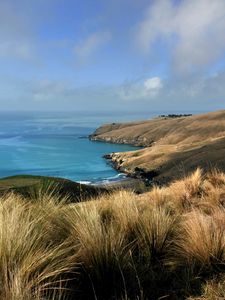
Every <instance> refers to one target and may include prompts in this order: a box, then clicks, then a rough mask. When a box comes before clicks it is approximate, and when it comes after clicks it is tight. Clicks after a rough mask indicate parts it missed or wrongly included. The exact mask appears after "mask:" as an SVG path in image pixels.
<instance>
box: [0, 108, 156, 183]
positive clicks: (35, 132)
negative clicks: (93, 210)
mask: <svg viewBox="0 0 225 300" xmlns="http://www.w3.org/2000/svg"><path fill="white" fill-rule="evenodd" d="M155 115H157V113H139V114H126V113H118V114H109V113H108V114H106V113H82V112H80V113H76V112H73V113H72V112H63V113H60V112H57V113H53V112H51V113H47V112H45V113H43V112H23V113H22V112H14V113H12V112H4V113H3V112H1V113H0V177H7V176H13V175H21V174H31V175H43V176H55V177H63V178H68V179H71V180H74V181H78V182H83V183H96V182H109V181H114V180H118V179H121V178H123V177H124V176H125V175H124V174H120V173H118V172H117V171H116V170H114V169H113V168H112V166H111V165H110V164H109V163H107V161H106V160H105V159H103V158H102V156H103V155H104V154H106V153H110V152H119V151H129V150H135V149H136V148H135V147H132V146H129V145H116V144H110V143H101V142H93V141H90V140H89V139H88V138H87V136H88V135H89V134H91V133H92V132H93V131H94V130H95V129H96V128H97V127H98V126H100V125H101V124H103V123H111V122H121V121H123V122H125V121H132V120H141V119H149V118H152V117H153V116H155Z"/></svg>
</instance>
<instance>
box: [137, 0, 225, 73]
mask: <svg viewBox="0 0 225 300" xmlns="http://www.w3.org/2000/svg"><path fill="white" fill-rule="evenodd" d="M224 32H225V1H224V0H213V1H212V0H181V1H179V2H177V3H176V4H175V2H174V1H173V0H157V1H154V3H153V5H151V6H150V7H149V9H148V10H147V13H146V16H145V18H144V20H143V21H142V22H141V23H140V24H139V25H138V28H137V32H136V34H137V36H136V38H137V39H136V41H137V43H138V45H139V47H140V48H141V50H142V51H144V52H145V53H148V52H149V51H151V50H152V48H153V45H154V43H155V42H156V41H157V39H158V38H161V39H164V40H166V41H167V43H168V46H169V47H170V48H171V51H172V55H173V62H174V67H175V69H176V70H177V71H179V72H181V73H188V72H193V71H196V70H199V69H201V68H204V67H205V66H207V65H209V64H210V63H213V62H214V61H215V60H216V59H217V58H219V57H220V55H222V54H223V52H224V51H225V39H224Z"/></svg>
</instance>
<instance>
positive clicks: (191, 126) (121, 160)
mask: <svg viewBox="0 0 225 300" xmlns="http://www.w3.org/2000/svg"><path fill="white" fill-rule="evenodd" d="M90 138H91V139H92V140H98V141H105V142H113V143H125V144H133V145H136V146H143V147H145V148H144V149H141V150H137V151H130V152H125V153H113V154H111V155H110V156H109V157H110V159H111V160H112V162H113V163H114V165H115V167H116V168H118V169H119V170H122V171H125V172H127V173H128V174H130V175H131V176H137V177H145V178H147V180H153V181H155V182H159V183H165V182H169V181H170V180H172V179H177V178H179V177H182V176H183V175H185V174H186V173H188V172H190V171H192V170H194V169H195V168H196V167H198V166H200V167H202V168H203V169H205V170H207V169H209V168H211V167H212V166H216V167H217V168H219V169H222V170H223V171H224V170H225V110H223V111H219V112H213V113H208V114H202V115H195V116H189V117H181V118H176V119H171V118H156V119H153V120H149V121H141V122H133V123H132V122H130V123H124V124H123V123H121V124H115V123H113V124H108V125H103V126H101V127H100V128H98V129H97V130H96V131H95V132H94V133H93V135H91V136H90Z"/></svg>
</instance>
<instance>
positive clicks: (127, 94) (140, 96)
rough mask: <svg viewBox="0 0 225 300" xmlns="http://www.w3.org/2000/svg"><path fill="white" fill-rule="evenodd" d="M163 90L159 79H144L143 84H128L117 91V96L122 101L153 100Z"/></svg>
mask: <svg viewBox="0 0 225 300" xmlns="http://www.w3.org/2000/svg"><path fill="white" fill-rule="evenodd" d="M162 88H163V82H162V80H161V79H160V78H159V77H152V78H148V79H146V80H145V81H144V82H138V83H133V82H129V83H126V84H124V85H122V86H121V87H120V89H119V96H120V97H121V98H122V99H123V100H146V99H153V98H155V97H156V96H157V95H158V94H159V92H160V90H161V89H162Z"/></svg>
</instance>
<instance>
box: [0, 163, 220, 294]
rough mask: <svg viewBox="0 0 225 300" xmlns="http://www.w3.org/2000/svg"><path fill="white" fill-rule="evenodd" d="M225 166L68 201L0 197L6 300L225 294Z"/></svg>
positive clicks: (0, 283) (0, 281) (0, 285)
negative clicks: (142, 189)
mask: <svg viewBox="0 0 225 300" xmlns="http://www.w3.org/2000/svg"><path fill="white" fill-rule="evenodd" d="M224 195H225V175H224V174H223V173H220V172H219V171H217V170H213V171H212V172H210V173H208V174H203V172H202V171H201V170H200V169H197V170H196V171H195V172H194V173H193V174H191V175H189V176H188V177H186V178H184V179H183V180H180V181H176V182H173V183H172V184H171V185H170V186H167V187H161V188H159V187H154V188H153V189H152V190H151V191H150V192H149V193H146V194H142V195H139V196H137V195H135V194H133V193H132V192H128V191H117V192H115V193H113V194H111V195H104V196H101V197H99V198H97V199H93V200H91V201H86V202H80V203H77V204H68V199H66V198H65V199H60V201H59V199H58V198H57V197H56V196H55V195H53V194H51V193H49V192H48V189H44V188H43V189H42V190H40V191H35V193H34V200H35V201H27V200H25V199H23V198H22V197H20V196H17V195H15V194H8V195H5V196H4V197H2V198H1V201H0V299H3V300H17V299H18V300H31V299H34V300H50V299H51V300H52V299H121V300H122V299H143V300H144V299H150V300H151V299H154V300H155V299H189V300H198V299H199V300H200V299H202V300H209V299H213V300H214V299H215V300H216V299H223V298H224V295H225V294H224V287H225V285H224V282H225V281H224V278H225V274H224V271H225V268H224V266H225V234H224V232H225V207H224V203H225V200H224V199H225V196H224Z"/></svg>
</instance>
